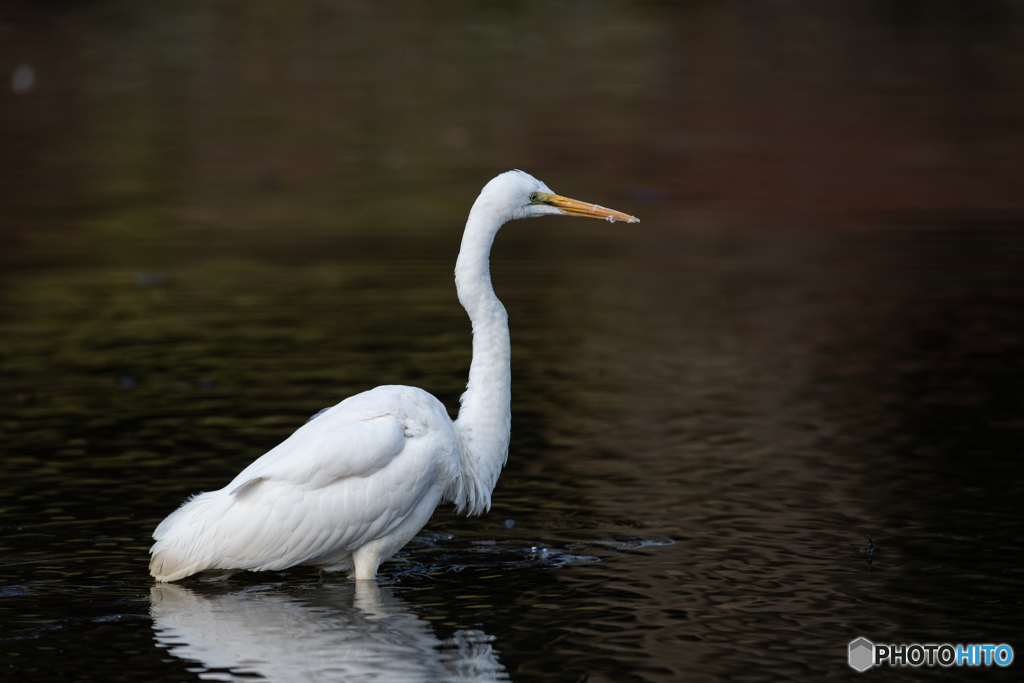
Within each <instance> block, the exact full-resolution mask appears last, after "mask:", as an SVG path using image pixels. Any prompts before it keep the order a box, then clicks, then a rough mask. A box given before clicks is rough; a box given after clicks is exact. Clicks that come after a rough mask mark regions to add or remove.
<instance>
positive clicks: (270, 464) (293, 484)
mask: <svg viewBox="0 0 1024 683" xmlns="http://www.w3.org/2000/svg"><path fill="white" fill-rule="evenodd" d="M547 215H569V216H590V217H593V218H604V219H607V220H609V221H612V222H614V221H616V220H622V221H628V222H630V223H633V222H636V220H637V219H635V218H633V217H632V216H627V215H626V214H624V213H619V212H618V211H612V210H610V209H606V208H604V207H600V206H596V205H593V204H585V203H582V202H578V201H575V200H572V199H567V198H565V197H560V196H558V195H556V194H554V193H553V192H552V191H551V190H550V189H549V188H548V186H547V185H545V184H544V183H542V182H540V181H539V180H537V179H536V178H534V177H533V176H531V175H529V174H527V173H523V172H522V171H510V172H508V173H503V174H501V175H499V176H498V177H497V178H494V179H493V180H492V181H491V182H489V183H487V185H486V186H485V187H484V189H483V191H481V192H480V196H479V197H478V198H477V200H476V203H474V204H473V208H472V210H471V211H470V212H469V220H468V221H467V222H466V230H465V233H464V234H463V237H462V248H461V250H460V251H459V258H458V262H457V264H456V266H455V285H456V289H457V290H458V294H459V301H460V302H461V303H462V305H463V306H464V307H465V309H466V312H467V313H468V314H469V318H470V320H471V321H472V323H473V362H472V364H471V366H470V369H469V383H468V384H467V385H466V393H465V394H463V396H462V401H461V403H462V407H461V409H460V410H459V417H458V419H457V420H455V422H452V420H451V419H450V418H449V417H448V413H447V412H446V410H445V407H444V406H443V405H442V404H441V402H440V401H438V400H437V399H436V398H434V397H433V396H431V395H430V394H428V393H427V392H425V391H423V390H422V389H415V388H412V387H403V386H383V387H377V388H376V389H372V390H370V391H367V392H365V393H362V394H358V395H356V396H352V397H351V398H348V399H346V400H344V401H342V402H341V403H339V404H338V405H336V406H334V407H333V408H328V409H327V410H325V411H322V412H321V413H319V414H317V415H315V416H314V417H313V419H311V420H310V421H309V422H307V423H306V424H305V425H303V426H302V427H300V428H299V429H298V431H296V432H295V433H294V434H292V435H291V436H290V437H289V438H288V439H287V440H285V441H284V443H282V444H281V445H279V446H278V447H277V448H274V449H273V450H271V451H270V452H269V453H267V454H266V455H264V456H263V457H261V458H259V459H258V460H256V462H254V463H252V464H251V465H249V467H247V468H245V469H244V470H243V471H242V472H241V474H239V475H238V476H237V477H235V479H234V480H233V481H232V482H231V483H230V484H228V485H227V486H226V487H225V488H223V489H221V490H219V491H212V492H210V493H203V494H200V495H198V496H195V497H193V498H191V499H190V500H189V501H188V502H186V503H185V504H184V505H182V506H181V507H180V508H178V509H177V510H176V511H175V512H173V513H172V514H171V515H169V516H168V517H167V519H165V520H164V521H163V522H161V523H160V525H159V526H158V527H157V528H156V531H154V532H153V537H154V538H155V539H156V543H155V544H154V545H153V548H152V549H151V551H150V552H151V553H152V555H153V557H152V560H151V562H150V568H149V569H150V573H151V574H152V575H153V576H154V577H156V579H157V580H158V581H175V580H177V579H180V578H183V577H185V576H189V575H191V574H195V573H196V572H201V571H205V570H220V571H221V572H222V574H230V573H233V572H235V571H239V570H243V569H249V570H252V571H260V570H276V569H284V568H285V567H291V566H293V565H297V564H308V565H313V566H317V567H320V568H321V569H322V570H324V571H332V572H333V571H348V572H350V573H352V574H354V575H355V578H357V579H371V578H373V577H374V576H375V575H376V573H377V567H378V566H379V565H380V563H381V562H383V561H385V560H387V559H388V558H390V557H391V556H392V555H394V554H395V553H396V552H397V551H398V550H399V549H400V548H401V547H402V546H404V545H405V544H406V543H407V542H408V541H409V539H411V538H412V537H413V536H414V535H415V534H416V532H418V531H419V530H420V529H422V528H423V525H424V524H426V523H427V520H428V519H430V515H431V514H433V512H434V508H435V507H437V505H438V503H440V502H441V501H442V500H446V501H450V502H452V503H454V504H455V507H456V510H457V511H458V512H462V511H466V512H467V513H468V514H480V513H482V512H484V511H485V510H487V509H489V508H490V505H491V492H492V491H493V490H494V485H495V484H496V483H497V481H498V474H499V473H500V471H501V468H502V466H503V465H504V464H505V460H506V457H507V455H508V443H509V428H510V425H511V409H510V401H511V380H512V378H511V371H510V368H509V359H510V357H511V345H510V342H509V333H508V317H507V315H506V314H505V308H504V307H503V306H502V305H501V302H500V301H498V297H496V296H495V295H494V289H493V288H492V287H491V275H490V265H489V260H490V252H491V244H492V243H493V241H494V236H495V235H496V234H497V232H498V229H499V228H500V227H501V226H502V225H503V224H504V223H506V222H508V221H510V220H514V219H517V218H530V217H534V216H547Z"/></svg>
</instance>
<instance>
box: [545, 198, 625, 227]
mask: <svg viewBox="0 0 1024 683" xmlns="http://www.w3.org/2000/svg"><path fill="white" fill-rule="evenodd" d="M536 203H537V204H548V205H549V206H554V207H556V208H557V209H558V210H559V211H561V212H562V213H564V214H565V215H567V216H584V217H587V218H603V219H604V220H606V221H608V222H609V223H614V222H615V221H623V222H625V223H639V222H640V219H639V218H636V217H635V216H630V215H629V214H627V213H622V212H621V211H615V210H614V209H606V208H604V207H603V206H598V205H597V204H588V203H586V202H580V201H577V200H575V199H569V198H568V197H562V196H560V195H557V194H546V193H538V194H537V202H536Z"/></svg>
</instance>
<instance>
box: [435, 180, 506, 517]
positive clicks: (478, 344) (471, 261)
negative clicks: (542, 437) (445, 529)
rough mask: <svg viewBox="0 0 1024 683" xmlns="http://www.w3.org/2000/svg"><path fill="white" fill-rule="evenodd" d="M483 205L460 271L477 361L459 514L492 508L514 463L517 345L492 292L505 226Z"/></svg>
mask: <svg viewBox="0 0 1024 683" xmlns="http://www.w3.org/2000/svg"><path fill="white" fill-rule="evenodd" d="M482 199H483V198H482V197H481V199H478V200H477V202H476V204H474V205H473V209H472V210H471V211H470V213H469V220H468V221H467V222H466V231H465V233H464V234H463V236H462V249H461V250H460V251H459V260H458V262H457V263H456V265H455V287H456V289H457V290H458V293H459V301H460V302H461V303H462V305H463V307H464V308H465V309H466V312H467V313H468V314H469V319H470V321H471V322H472V323H473V361H472V363H471V364H470V366H469V382H468V383H467V384H466V393H464V394H463V395H462V399H461V400H460V403H461V404H462V405H461V408H460V409H459V417H458V419H457V420H456V421H455V429H456V432H458V433H459V435H460V436H461V438H462V443H463V447H462V448H461V449H460V450H461V453H460V460H461V464H462V481H461V482H460V483H459V485H458V486H457V487H456V488H457V490H455V491H452V494H453V495H451V496H450V498H449V499H450V500H452V501H453V502H455V504H456V507H457V508H458V510H459V511H461V510H463V509H465V508H468V511H469V514H479V513H481V512H483V511H484V510H489V509H490V507H491V492H492V491H493V490H494V485H495V484H496V483H497V481H498V475H499V474H500V473H501V468H502V467H503V466H504V465H505V461H506V460H507V458H508V443H509V434H510V433H511V428H512V369H511V359H512V344H511V341H510V339H509V333H508V314H507V313H506V312H505V307H504V306H502V305H501V302H500V301H498V297H497V296H495V294H494V288H493V287H492V286H491V268H490V253H491V245H492V244H493V243H494V236H495V235H496V234H497V232H498V229H499V228H500V227H501V222H500V221H499V220H497V219H496V218H494V215H495V212H493V211H489V210H487V206H486V203H485V202H483V201H481V200H482Z"/></svg>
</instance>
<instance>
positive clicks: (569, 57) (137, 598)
mask: <svg viewBox="0 0 1024 683" xmlns="http://www.w3.org/2000/svg"><path fill="white" fill-rule="evenodd" d="M290 7H291V9H288V10H285V9H283V7H277V6H276V5H272V4H263V3H253V4H250V5H247V6H246V7H245V8H228V7H227V6H224V7H219V6H217V7H213V6H209V7H198V6H197V7H191V6H189V5H187V4H185V5H177V4H176V5H174V6H167V7H164V6H161V5H159V4H157V5H152V6H150V7H148V8H146V9H141V8H138V7H135V6H134V5H131V4H122V3H116V2H99V3H63V4H58V5H54V6H52V7H49V8H47V9H43V10H38V9H28V8H23V9H21V10H18V11H13V10H12V11H11V12H10V13H9V14H6V15H4V16H2V17H0V22H3V24H2V25H3V26H4V27H7V28H6V29H5V30H7V31H8V33H7V35H9V36H10V37H11V39H10V40H4V41H0V54H2V55H3V56H4V58H5V60H6V61H4V62H3V64H8V63H9V69H10V73H11V74H16V70H22V71H21V72H23V71H24V69H23V66H27V67H28V68H29V69H30V70H31V73H32V74H33V79H32V83H31V84H30V85H29V86H28V87H27V89H26V88H25V87H22V86H23V85H24V83H25V82H27V81H25V79H22V80H21V81H19V83H20V84H21V85H19V87H17V88H13V86H12V89H11V90H10V92H8V93H6V94H4V95H3V97H4V98H6V99H5V101H4V102H3V103H2V106H0V123H2V124H3V126H2V128H0V130H2V132H0V152H2V154H3V156H4V158H5V159H7V160H9V163H7V164H6V168H5V170H2V171H0V180H2V181H3V189H2V191H0V201H2V203H3V207H4V211H3V212H2V213H3V215H2V217H0V453H2V456H3V457H2V459H0V653H3V657H2V659H0V670H3V671H5V673H9V674H10V676H11V678H12V680H32V681H87V680H97V681H110V680H125V681H129V680H138V681H156V680H173V681H194V680H261V678H262V679H267V680H276V681H282V680H283V681H288V680H325V681H333V680H369V679H371V678H373V677H376V678H377V679H378V680H410V681H420V680H422V681H440V680H503V679H506V678H507V679H511V680H514V681H530V680H554V681H582V680H587V681H591V682H594V681H634V680H636V681H675V680H698V681H701V680H707V681H722V680H750V681H759V680H766V681H767V680H792V679H810V678H820V677H822V676H826V675H832V676H847V675H848V676H851V677H852V676H855V675H856V674H855V673H854V672H853V671H852V670H851V669H849V668H848V667H847V665H846V647H847V643H849V642H850V641H851V640H853V639H854V638H856V637H858V636H864V637H867V638H869V639H871V640H873V641H875V642H897V643H899V642H907V643H909V642H937V643H940V642H951V643H1002V642H1006V643H1009V644H1011V645H1013V646H1014V647H1015V649H1016V650H1017V651H1018V652H1020V651H1021V647H1022V646H1021V644H1020V643H1019V642H1018V641H1017V638H1018V634H1019V633H1020V632H1021V631H1022V626H1024V623H1022V622H1024V619H1022V617H1021V614H1022V611H1021V604H1020V597H1019V594H1020V586H1021V579H1022V576H1021V573H1022V570H1021V569H1020V567H1021V566H1022V559H1024V557H1022V555H1024V553H1022V550H1021V539H1022V525H1021V521H1022V520H1021V512H1020V503H1019V501H1020V498H1021V494H1022V487H1024V464H1022V461H1021V458H1020V453H1021V449H1022V446H1024V409H1022V405H1024V401H1022V399H1024V365H1022V361H1021V359H1022V358H1024V353H1022V351H1024V348H1022V347H1024V305H1022V304H1024V301H1022V299H1024V268H1022V267H1021V266H1022V264H1024V232H1021V216H1024V206H1022V205H1021V200H1020V196H1021V195H1020V192H1019V180H1018V179H1019V178H1020V177H1024V176H1022V175H1021V173H1022V172H1024V169H1021V168H1020V164H1021V161H1020V158H1019V155H1017V154H1013V153H1011V152H1010V151H1011V150H1015V149H1019V148H1020V143H1021V139H1020V138H1021V130H1022V127H1021V116H1020V112H1021V111H1022V109H1021V104H1022V97H1021V93H1022V88H1021V84H1022V80H1024V79H1022V77H1021V76H1022V72H1021V69H1020V65H1019V60H1017V59H1016V58H1015V56H1014V55H1016V47H1015V46H1018V45H1019V40H1020V38H1021V35H1020V34H1021V33H1022V31H1021V23H1020V19H1019V17H1018V16H1017V15H1016V14H1014V13H1013V12H1011V11H1010V10H1007V9H1004V8H1002V6H1001V5H998V4H994V5H991V6H988V10H987V12H988V13H986V12H982V11H980V10H978V11H975V10H970V11H968V9H966V8H964V9H958V8H957V7H956V6H953V5H950V6H948V7H945V6H944V7H945V9H941V10H934V11H932V10H926V9H923V8H916V9H915V8H914V7H910V6H906V7H903V9H899V10H897V9H888V5H879V6H877V7H874V6H871V5H868V6H866V9H862V10H858V11H857V12H853V11H852V10H851V13H850V14H841V13H828V12H825V11H823V10H818V9H815V8H814V7H813V6H811V5H807V6H801V7H802V9H801V11H799V12H793V11H791V8H789V6H788V5H787V6H785V7H783V6H776V5H773V4H768V5H765V6H764V7H765V8H766V9H763V10H755V9H743V8H731V7H729V6H722V7H711V6H707V7H688V8H685V9H674V8H671V7H655V6H649V5H644V4H628V3H621V4H620V3H605V4H601V5H599V6H597V7H596V8H592V7H591V6H590V5H588V6H587V7H586V8H584V7H582V6H576V5H573V4H571V3H569V4H564V5H559V6H557V7H556V8H555V9H549V10H546V11H545V12H544V14H543V17H544V19H545V21H540V22H538V21H537V16H538V15H537V13H536V12H535V11H533V10H531V8H530V7H528V6H525V5H524V6H517V7H515V8H497V7H495V8H488V7H481V8H477V9H475V10H473V11H471V12H468V13H466V12H464V11H462V10H457V9H455V8H454V7H439V8H435V11H434V12H423V11H420V12H417V11H414V9H413V6H412V5H410V6H409V7H406V8H405V9H406V10H407V11H406V12H404V13H394V15H392V14H389V13H387V12H384V11H381V10H376V9H374V6H373V5H368V6H359V5H352V6H349V5H335V4H333V3H320V4H304V3H293V4H292V5H290ZM901 7H902V6H901ZM757 12H763V13H762V14H757ZM566 22H571V23H572V25H573V26H574V27H575V28H576V30H575V31H573V32H571V34H570V35H566V34H565V32H564V31H561V30H558V29H557V27H558V26H559V25H565V24H566ZM65 54H73V55H75V57H76V59H75V60H73V63H71V64H70V65H69V64H68V63H67V62H66V61H65V60H64V59H62V56H63V55H65ZM4 68H7V67H4ZM21 72H18V73H21ZM13 77H14V76H12V78H13ZM556 86H557V87H556ZM513 166H520V167H522V168H524V169H525V170H528V171H531V172H533V173H535V174H536V175H538V176H539V177H540V178H541V179H543V180H544V181H545V182H547V183H548V184H549V185H551V187H553V188H554V189H555V191H557V192H559V193H563V194H567V195H569V196H573V197H576V198H578V199H580V200H584V201H593V202H598V203H599V204H602V205H610V206H612V207H614V208H616V209H618V210H622V211H625V212H627V213H629V214H633V215H636V216H637V217H638V218H640V219H641V220H642V221H643V222H642V223H640V224H639V225H625V224H623V223H615V224H614V225H612V224H608V223H605V222H600V221H581V220H575V219H573V220H570V219H568V218H563V219H554V218H553V219H544V220H540V221H530V222H519V223H514V224H512V225H509V226H508V227H507V228H506V229H505V230H503V232H502V233H501V234H500V235H499V237H498V241H497V243H496V246H495V252H494V262H493V270H494V279H495V287H496V290H497V292H498V295H499V296H500V297H501V298H502V300H503V301H504V303H505V305H506V307H507V308H508V311H509V316H510V321H511V328H512V337H513V375H514V376H513V412H514V415H513V421H514V424H513V435H512V439H513V441H512V448H511V456H510V458H509V464H508V467H507V468H506V470H505V472H504V473H503V474H502V477H501V479H500V480H499V484H498V488H497V490H496V491H495V495H494V503H493V507H492V510H491V511H490V512H489V513H488V514H486V515H484V516H482V517H480V518H473V519H467V518H463V517H456V516H454V515H453V514H452V512H451V510H450V508H447V507H442V508H441V509H439V510H438V512H437V513H436V514H435V516H434V518H433V520H432V521H431V523H430V524H429V525H428V526H427V528H426V529H424V531H423V533H421V535H420V536H418V537H417V538H416V539H415V540H414V541H413V542H412V543H411V544H410V545H409V546H408V547H407V548H406V549H404V550H403V551H402V552H401V553H400V554H399V556H398V557H397V558H396V559H395V560H394V561H392V562H390V563H387V564H386V565H385V566H384V567H383V569H382V573H381V576H380V578H379V580H378V581H377V583H376V585H363V586H356V585H354V584H353V583H351V582H348V581H347V580H345V579H344V578H331V579H327V580H321V579H320V577H319V576H318V575H317V573H316V571H315V570H309V569H304V568H296V569H292V570H288V571H286V572H280V573H263V574H246V575H238V576H236V577H234V578H233V579H231V580H230V581H228V582H226V583H224V584H206V583H202V582H199V581H184V582H181V583H180V584H175V585H171V586H155V585H154V583H153V582H152V580H151V579H150V578H149V577H148V574H147V551H148V547H149V544H150V539H149V534H150V533H151V532H152V529H153V528H154V527H155V525H156V524H157V523H158V522H159V521H160V519H162V518H163V517H164V516H165V515H166V514H167V513H169V512H170V511H171V510H173V509H174V508H175V507H176V506H177V505H178V504H179V503H180V502H181V501H182V500H184V499H185V498H186V497H187V496H188V495H190V494H192V493H195V492H197V491H201V490H211V489H213V488H219V487H221V486H223V485H224V484H225V483H226V482H227V481H229V480H230V479H231V478H232V477H233V476H234V474H236V473H237V472H238V471H239V470H240V469H241V468H242V467H244V466H245V465H246V464H248V463H249V462H251V460H253V459H254V458H256V457H258V456H259V455H261V454H262V453H263V452H265V451H266V450H268V449H269V448H271V447H272V446H274V445H275V444H276V443H278V442H279V441H280V440H281V439H283V438H285V437H286V436H287V435H288V434H289V433H291V431H293V430H294V429H296V428H297V427H298V426H300V425H301V424H302V423H303V422H304V421H305V420H306V419H307V418H308V417H309V416H310V415H312V414H314V413H316V412H317V411H318V410H320V409H322V408H323V407H325V406H328V405H331V404H334V403H336V402H337V401H339V400H341V399H342V398H344V397H345V396H347V395H350V394H351V393H354V392H358V391H362V390H365V389H368V388H371V387H373V386H376V385H378V384H385V383H403V384H414V385H416V386H421V387H423V388H425V389H427V390H429V391H431V392H432V393H434V394H435V395H436V396H438V397H439V398H440V399H441V400H442V401H444V402H445V404H446V405H448V406H449V408H450V409H454V408H455V406H456V405H457V401H458V396H459V393H460V392H461V390H462V388H463V385H464V383H465V377H466V372H467V368H468V364H469V351H470V347H469V341H470V336H469V325H468V321H467V320H466V318H465V314H464V312H463V311H462V309H461V308H460V307H459V305H458V302H457V300H456V298H455V294H454V285H453V283H452V281H451V274H452V269H453V267H454V260H455V256H456V253H457V250H458V244H459V239H460V236H461V235H460V229H461V225H462V222H463V221H464V219H465V214H466V212H467V210H468V207H469V205H470V203H471V202H472V200H473V198H474V196H475V193H476V192H477V191H478V190H479V188H480V187H481V186H482V185H483V183H484V182H486V180H488V179H489V178H490V177H491V176H493V175H494V174H495V173H497V172H499V171H502V170H506V169H507V168H508V167H513ZM5 397H6V398H5ZM509 521H511V522H512V524H508V522H509ZM868 535H870V536H871V538H872V540H873V543H874V547H875V550H876V552H875V554H874V556H873V557H872V561H871V562H870V564H869V562H868V559H869V558H868V554H867V548H868V538H867V537H868ZM1016 668H1018V664H1017V663H1015V664H1014V665H1013V666H1011V667H1010V669H1009V670H993V671H987V672H986V674H988V677H992V678H997V679H998V678H1000V677H1001V678H1005V679H1007V680H1009V679H1010V678H1013V677H1014V673H1015V671H1016ZM865 675H870V676H873V677H879V678H883V679H885V678H901V679H902V678H911V679H918V678H922V679H938V678H939V677H943V676H945V677H948V676H950V675H953V672H946V671H943V670H941V669H928V668H921V669H910V668H907V669H888V668H883V669H880V670H874V671H872V672H871V673H869V674H865Z"/></svg>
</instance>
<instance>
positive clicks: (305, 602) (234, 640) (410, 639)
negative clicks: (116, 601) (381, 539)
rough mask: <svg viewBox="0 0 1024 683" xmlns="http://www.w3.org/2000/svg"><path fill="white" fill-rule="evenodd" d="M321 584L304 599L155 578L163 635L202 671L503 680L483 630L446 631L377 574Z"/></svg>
mask: <svg viewBox="0 0 1024 683" xmlns="http://www.w3.org/2000/svg"><path fill="white" fill-rule="evenodd" d="M352 590H353V589H352V588H351V586H339V585H334V586H330V585H323V586H321V587H319V588H318V589H317V590H316V592H315V593H313V594H312V595H311V596H308V598H307V596H305V595H303V596H302V598H301V599H299V598H297V597H295V596H292V595H288V594H286V593H282V592H278V591H256V592H248V591H247V592H234V593H227V594H221V595H214V596H206V595H201V594H199V593H197V592H194V591H191V590H189V589H188V588H185V587H183V586H175V585H171V584H157V585H155V586H153V588H152V590H151V592H150V598H151V601H152V606H151V613H152V616H153V629H154V631H155V636H156V641H157V643H158V644H159V645H160V646H162V647H166V648H167V649H168V652H170V653H171V654H172V655H174V656H175V657H178V658H180V659H185V660H192V661H197V662H199V663H200V664H202V665H203V667H205V668H206V669H209V670H211V671H206V672H203V673H202V674H201V678H203V679H204V680H224V681H251V680H253V677H254V676H260V677H261V679H260V680H262V679H266V680H268V681H327V680H331V681H334V680H338V681H362V680H367V681H369V680H374V681H396V682H398V683H403V682H409V683H412V682H414V681H416V682H418V681H424V682H428V681H429V682H433V681H498V680H507V678H508V676H507V674H506V672H505V668H504V667H503V666H502V665H501V663H500V662H499V661H498V654H497V652H496V651H495V650H494V649H493V648H492V647H491V645H490V642H491V641H492V640H493V637H491V636H487V635H486V634H484V633H483V632H482V631H477V630H465V631H456V632H455V634H454V635H453V636H452V637H451V638H449V639H447V640H444V641H441V640H439V639H438V638H437V636H436V635H434V632H433V631H432V630H431V627H430V624H429V622H426V621H424V620H423V619H420V618H419V617H417V616H416V615H415V614H410V613H409V612H407V611H405V608H404V607H403V605H402V603H401V602H400V601H398V600H397V599H395V598H394V597H392V596H390V595H389V594H387V592H386V591H385V592H384V595H381V594H380V592H381V591H380V589H379V588H378V587H377V583H376V582H375V581H359V582H357V584H356V586H355V589H354V590H355V595H354V596H353V595H352Z"/></svg>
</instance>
